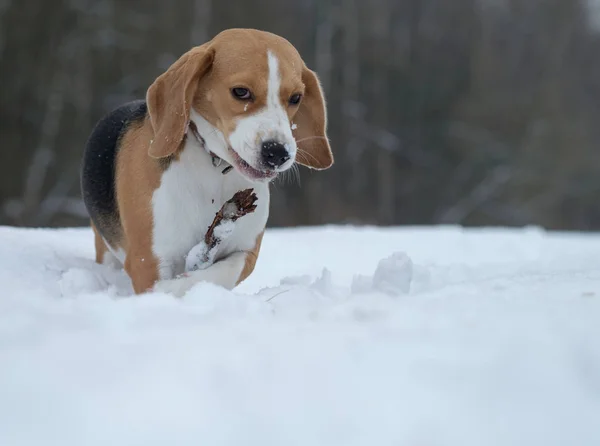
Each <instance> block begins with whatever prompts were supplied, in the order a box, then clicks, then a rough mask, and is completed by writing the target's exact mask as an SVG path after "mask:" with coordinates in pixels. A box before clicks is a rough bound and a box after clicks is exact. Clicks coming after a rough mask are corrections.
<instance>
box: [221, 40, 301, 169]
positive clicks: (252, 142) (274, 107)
mask: <svg viewBox="0 0 600 446" xmlns="http://www.w3.org/2000/svg"><path fill="white" fill-rule="evenodd" d="M267 60H268V66H269V77H268V84H267V98H266V99H267V100H266V106H265V107H264V108H263V109H262V110H259V111H258V112H257V113H254V114H253V115H251V116H248V117H244V118H241V119H239V120H238V122H237V126H236V128H235V130H234V131H233V132H232V133H231V134H230V135H229V142H230V143H231V147H232V148H233V150H235V151H236V152H237V154H238V155H239V156H240V157H241V158H242V159H243V160H244V161H246V162H247V163H248V164H250V165H251V166H253V167H256V168H260V160H261V146H262V143H263V142H266V141H275V142H278V143H280V144H283V145H284V146H285V147H286V148H287V150H288V152H289V155H290V159H289V161H287V162H286V163H285V164H284V165H282V166H281V167H280V170H285V169H287V168H289V167H290V166H291V165H292V164H293V163H294V160H295V157H296V141H295V140H294V136H293V135H292V129H291V124H290V121H289V119H288V116H287V113H286V111H285V109H284V107H283V105H282V103H281V99H280V98H281V95H280V91H279V90H280V88H281V74H280V72H279V60H278V59H277V57H276V56H275V55H274V54H273V53H272V52H271V51H267Z"/></svg>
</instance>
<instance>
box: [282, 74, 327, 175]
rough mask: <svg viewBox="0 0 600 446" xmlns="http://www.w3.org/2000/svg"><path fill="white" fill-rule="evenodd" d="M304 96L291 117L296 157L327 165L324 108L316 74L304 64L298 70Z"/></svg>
mask: <svg viewBox="0 0 600 446" xmlns="http://www.w3.org/2000/svg"><path fill="white" fill-rule="evenodd" d="M302 82H304V86H305V90H304V97H303V99H302V102H301V103H300V107H299V109H298V111H297V112H296V115H295V116H294V119H292V121H293V123H294V124H295V125H294V126H293V127H294V130H292V132H293V134H294V138H295V139H296V142H297V144H298V153H297V155H296V159H297V160H298V163H299V164H302V165H303V166H306V167H310V168H312V169H327V168H329V167H331V165H332V164H333V154H332V153H331V148H330V147H329V141H328V140H327V134H326V133H327V110H326V109H325V99H324V98H323V91H322V90H321V85H320V84H319V79H318V78H317V75H316V74H315V73H314V72H313V71H311V70H309V69H308V68H306V67H304V71H303V72H302Z"/></svg>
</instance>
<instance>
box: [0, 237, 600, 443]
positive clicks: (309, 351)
mask: <svg viewBox="0 0 600 446" xmlns="http://www.w3.org/2000/svg"><path fill="white" fill-rule="evenodd" d="M0 246H1V248H0V284H1V288H2V290H3V291H2V292H0V445H3V446H21V445H36V446H37V445H43V446H45V445H57V446H58V445H60V446H65V445H69V446H70V445H77V446H87V445H94V446H95V445H102V446H106V445H126V446H137V445H140V446H142V445H143V446H154V445H160V446H163V445H174V446H187V445H194V446H196V445H244V446H249V445H257V446H258V445H260V446H270V445H278V446H283V445H286V446H287V445H302V446H315V445H328V446H329V445H343V446H351V445H369V446H370V445H373V446H375V445H377V446H381V445H415V446H417V445H418V446H423V445H428V446H430V445H431V446H433V445H436V446H437V445H457V446H469V445H476V446H493V445H502V446H506V445H527V446H533V445H544V446H548V445H577V446H587V445H590V446H592V445H594V446H597V445H599V444H600V235H592V234H589V235H584V234H565V233H547V232H544V231H542V230H539V229H535V228H526V229H522V230H508V229H479V230H476V229H472V230H464V229H461V228H457V227H432V228H386V229H382V228H353V227H322V228H299V229H288V230H269V231H267V233H266V235H265V237H264V242H263V249H262V252H261V255H260V257H259V260H258V263H257V268H256V270H255V272H254V274H253V275H252V276H251V277H250V278H249V279H248V280H247V282H245V283H244V284H242V285H241V286H240V287H238V289H236V290H234V291H233V292H230V291H226V290H224V289H221V288H218V287H216V286H213V285H210V284H205V283H201V284H198V285H197V286H196V287H194V288H193V289H192V290H191V291H190V292H189V293H188V294H187V295H186V296H185V297H184V298H182V299H176V298H173V297H171V296H169V295H166V294H158V293H154V294H147V295H142V296H131V289H130V285H129V281H128V278H127V277H126V275H125V274H124V273H123V272H122V271H116V270H111V269H109V268H107V267H104V266H100V265H96V264H95V263H94V262H93V260H92V259H93V239H92V234H91V231H89V230H87V229H65V230H44V229H40V230H26V229H14V228H0Z"/></svg>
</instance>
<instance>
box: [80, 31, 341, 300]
mask: <svg viewBox="0 0 600 446" xmlns="http://www.w3.org/2000/svg"><path fill="white" fill-rule="evenodd" d="M326 128H327V113H326V105H325V100H324V96H323V92H322V89H321V86H320V82H319V79H318V77H317V75H316V73H315V72H313V71H312V70H310V69H309V68H308V67H307V66H306V64H305V63H304V61H303V60H302V58H301V56H300V54H299V53H298V51H297V50H296V49H295V48H294V46H293V45H292V44H291V43H290V42H288V41H287V40H286V39H284V38H282V37H280V36H277V35H275V34H271V33H268V32H265V31H259V30H253V29H230V30H226V31H223V32H221V33H219V34H218V35H216V36H215V37H214V38H213V39H212V40H211V41H209V42H207V43H205V44H203V45H201V46H198V47H194V48H192V49H191V50H189V51H188V52H187V53H185V54H183V55H182V56H181V57H180V58H179V59H178V60H177V61H175V62H174V63H173V64H172V65H171V66H170V67H169V68H168V69H167V71H166V72H164V73H163V74H161V75H160V76H159V77H158V78H157V79H156V80H155V81H154V83H152V85H150V87H149V88H148V90H147V92H146V98H145V100H138V101H133V102H129V103H126V104H124V105H122V106H121V107H119V108H117V109H116V110H114V111H112V112H110V113H109V114H108V115H106V116H105V117H104V118H102V119H101V120H100V121H99V122H98V123H97V124H96V126H95V128H94V129H93V131H92V133H91V135H90V137H89V139H88V141H87V144H86V147H85V152H84V155H83V161H82V168H81V190H82V196H83V201H84V203H85V206H86V208H87V211H88V213H89V215H90V219H91V226H92V229H93V231H94V234H95V248H96V262H98V263H101V264H105V265H111V266H116V267H124V269H125V271H126V272H127V274H128V275H129V277H130V278H131V281H132V285H133V289H134V292H135V293H136V294H141V293H145V292H148V291H162V292H168V293H172V294H175V295H178V296H181V295H183V294H185V292H186V291H187V290H189V289H190V288H191V287H192V286H193V285H195V284H196V283H198V282H211V283H213V284H216V285H219V286H221V287H224V288H227V289H233V288H234V287H235V286H237V285H238V284H239V283H240V282H242V281H243V280H245V279H246V278H247V277H248V276H249V275H250V274H251V273H252V271H253V270H254V266H255V264H256V261H257V258H258V255H259V251H260V247H261V241H262V237H263V233H264V231H265V227H266V223H267V219H268V215H269V183H270V182H271V181H272V180H273V179H274V178H276V177H277V175H278V174H280V173H282V172H284V171H286V170H288V169H290V168H291V167H292V166H293V165H294V163H298V164H300V165H303V166H306V167H309V168H311V169H317V170H323V169H327V168H329V167H331V165H332V164H333V154H332V151H331V147H330V144H329V141H328V138H327V135H326ZM248 188H251V189H253V191H254V194H255V198H256V209H255V210H254V212H252V213H248V214H247V215H245V216H243V217H242V218H239V219H237V220H236V221H235V223H233V224H232V225H228V226H227V230H226V231H225V232H226V233H221V234H220V241H219V243H218V245H217V246H216V247H214V249H212V248H211V247H209V246H207V245H206V242H205V240H204V237H205V234H206V232H207V228H208V227H209V226H210V225H211V222H212V220H213V217H214V216H215V213H216V212H218V211H219V209H220V208H221V206H222V205H223V203H224V202H225V201H226V200H228V199H229V198H231V197H232V195H234V194H235V193H236V192H238V191H240V190H244V189H248ZM222 232H223V231H222ZM209 251H210V252H209ZM207 259H208V260H207Z"/></svg>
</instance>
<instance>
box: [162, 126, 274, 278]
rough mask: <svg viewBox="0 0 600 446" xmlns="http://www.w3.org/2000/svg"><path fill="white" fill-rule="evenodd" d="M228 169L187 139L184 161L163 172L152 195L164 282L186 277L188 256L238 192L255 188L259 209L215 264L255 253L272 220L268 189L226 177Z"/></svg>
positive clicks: (228, 242)
mask: <svg viewBox="0 0 600 446" xmlns="http://www.w3.org/2000/svg"><path fill="white" fill-rule="evenodd" d="M224 167H225V166H222V167H220V168H219V167H215V166H214V165H213V164H212V161H211V157H210V155H209V154H208V153H207V152H206V150H204V148H203V147H202V146H201V145H200V144H199V143H198V142H197V141H196V140H195V139H194V137H193V136H192V135H188V138H187V142H186V144H185V147H184V149H183V151H182V152H181V155H180V157H179V160H176V161H172V162H171V164H170V166H169V167H168V168H167V170H166V171H165V172H164V173H163V175H162V178H161V183H160V186H159V187H158V189H156V190H155V191H154V194H153V196H152V212H153V216H154V231H153V245H152V249H153V252H154V255H155V256H156V257H157V259H158V261H159V268H160V272H159V275H160V279H163V280H164V279H170V278H173V277H174V276H175V275H177V274H180V273H182V272H183V270H184V266H185V257H186V255H187V254H188V252H189V251H190V249H192V248H193V247H194V246H195V245H196V244H197V243H198V242H200V241H201V240H202V238H203V237H204V235H205V234H206V230H207V229H208V227H209V225H210V224H211V223H212V221H213V218H214V216H215V213H216V212H218V210H219V209H220V208H221V206H222V205H223V203H224V202H225V201H227V200H229V199H230V198H231V197H232V196H233V195H234V194H235V193H236V192H238V191H240V190H243V189H247V188H253V189H254V192H255V193H256V195H257V197H258V201H257V203H256V205H257V207H256V210H255V211H254V212H253V213H252V214H248V215H246V216H244V217H242V218H240V219H239V220H238V221H237V222H236V224H235V225H236V226H235V229H234V231H233V233H232V234H231V236H230V237H229V238H228V239H227V240H226V241H225V242H224V243H223V244H222V245H221V246H220V247H219V251H218V253H217V256H216V259H217V260H218V259H220V258H223V257H226V256H228V255H229V254H231V253H233V252H237V251H250V250H252V249H253V248H254V246H255V243H256V238H257V236H258V235H259V234H260V232H262V231H263V229H264V228H265V225H266V223H267V218H268V215H269V186H268V184H266V183H253V182H250V181H248V180H247V179H245V178H244V177H242V176H241V175H240V174H238V172H236V171H235V170H232V171H230V172H229V173H227V174H226V175H223V174H222V170H223V168H224Z"/></svg>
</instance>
